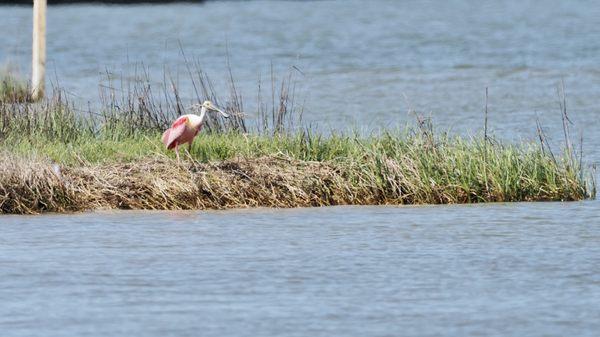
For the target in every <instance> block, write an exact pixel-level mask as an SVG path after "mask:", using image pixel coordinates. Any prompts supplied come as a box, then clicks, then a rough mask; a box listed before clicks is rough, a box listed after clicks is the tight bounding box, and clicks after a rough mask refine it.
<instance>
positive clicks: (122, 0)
mask: <svg viewBox="0 0 600 337" xmlns="http://www.w3.org/2000/svg"><path fill="white" fill-rule="evenodd" d="M204 1H205V0H48V5H69V4H107V5H132V4H167V3H202V2H204ZM2 5H16V6H33V0H0V6H2Z"/></svg>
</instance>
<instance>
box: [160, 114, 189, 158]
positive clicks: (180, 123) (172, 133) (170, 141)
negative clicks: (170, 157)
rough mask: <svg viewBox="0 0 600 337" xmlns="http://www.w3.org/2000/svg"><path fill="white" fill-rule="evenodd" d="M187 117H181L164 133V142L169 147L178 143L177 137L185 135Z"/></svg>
mask: <svg viewBox="0 0 600 337" xmlns="http://www.w3.org/2000/svg"><path fill="white" fill-rule="evenodd" d="M186 122H187V118H186V117H184V118H180V119H178V120H176V121H175V123H173V126H171V127H170V128H168V129H167V131H165V132H164V133H163V135H162V142H163V144H165V146H166V147H167V149H169V150H170V149H172V148H174V147H175V145H177V143H178V142H177V139H178V138H179V137H181V135H183V132H184V131H185V126H186Z"/></svg>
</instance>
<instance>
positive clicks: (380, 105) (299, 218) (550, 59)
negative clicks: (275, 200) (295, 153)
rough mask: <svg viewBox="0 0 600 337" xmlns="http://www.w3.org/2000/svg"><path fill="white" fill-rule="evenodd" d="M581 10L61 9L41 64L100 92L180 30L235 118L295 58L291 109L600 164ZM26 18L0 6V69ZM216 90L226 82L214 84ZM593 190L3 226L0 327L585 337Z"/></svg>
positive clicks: (593, 40)
mask: <svg viewBox="0 0 600 337" xmlns="http://www.w3.org/2000/svg"><path fill="white" fill-rule="evenodd" d="M599 17H600V3H599V2H597V1H593V0H589V1H585V0H583V1H569V2H567V1H558V0H556V1H554V0H550V1H543V2H542V1H532V0H519V1H469V0H456V1H368V2H367V1H319V2H300V1H296V2H289V1H285V2H278V1H267V2H261V1H252V2H208V3H206V4H203V5H193V4H187V5H169V6H109V7H104V6H58V7H50V8H49V11H48V70H49V71H48V73H49V75H51V76H50V77H51V79H52V81H56V79H58V80H59V81H60V85H61V86H62V87H65V88H66V89H67V90H68V91H69V92H70V96H71V98H72V99H73V100H75V101H79V102H80V103H82V102H83V103H86V102H88V101H90V102H91V104H94V102H95V101H97V99H98V88H99V84H107V81H106V73H107V72H108V73H112V74H114V75H115V76H123V77H125V78H127V77H128V76H131V75H133V74H134V73H135V65H136V64H138V62H144V65H145V66H146V67H147V68H148V71H149V74H150V76H151V77H152V78H153V81H156V82H157V83H158V82H161V81H162V74H163V71H164V69H165V68H167V69H168V70H169V71H170V72H171V73H172V74H179V76H180V88H181V90H182V95H183V96H184V98H186V99H187V98H189V97H191V86H190V83H189V82H187V81H186V75H185V68H184V62H183V58H182V56H181V53H180V51H179V43H181V45H183V46H184V48H185V50H186V53H187V55H188V57H189V58H194V59H197V60H198V62H199V63H200V64H201V65H202V66H203V68H204V69H205V70H206V71H207V72H208V73H209V75H211V76H212V78H213V80H214V81H215V85H216V87H217V90H219V91H220V92H223V93H224V92H225V91H226V87H227V85H226V80H225V78H226V76H227V66H226V51H227V49H228V50H229V54H230V59H231V65H232V68H233V72H234V74H235V77H236V79H237V81H238V85H239V89H240V91H241V92H242V94H243V96H244V98H245V101H246V108H247V112H248V113H250V114H251V115H252V111H254V110H255V107H256V104H255V103H256V102H255V99H254V98H255V97H256V90H257V79H258V77H259V76H261V77H262V78H263V79H264V78H268V76H269V75H268V70H269V68H270V65H271V63H272V64H273V66H274V68H275V71H276V72H277V73H279V74H282V73H285V72H286V71H287V69H289V67H291V66H296V67H297V68H298V69H300V70H301V71H302V73H303V74H300V73H296V76H297V78H298V80H299V81H300V84H299V87H298V92H299V95H300V96H302V97H303V99H306V104H305V106H306V109H305V119H307V120H309V121H311V122H315V123H317V124H318V125H319V126H320V127H324V128H330V127H331V128H339V129H348V128H350V127H354V126H357V125H358V126H359V127H360V128H363V129H366V130H373V129H377V128H378V127H381V126H389V125H392V126H393V125H403V124H404V123H405V122H406V121H411V120H413V119H414V116H413V115H410V114H408V113H407V111H408V110H409V109H413V110H416V111H418V112H421V113H425V114H431V115H432V116H433V118H434V121H435V122H436V124H437V125H438V126H439V127H440V128H442V129H448V128H450V129H452V130H456V131H457V132H461V133H475V132H478V131H479V130H481V126H482V119H483V118H482V117H483V116H482V110H483V105H484V95H483V93H484V90H485V87H486V86H487V87H489V89H490V101H489V105H490V124H491V126H492V129H493V132H494V133H496V134H497V135H499V136H500V137H501V138H503V139H508V140H519V139H521V138H525V139H531V138H533V137H532V136H534V133H535V123H534V119H535V116H536V115H539V116H540V117H541V119H542V120H543V122H544V124H545V125H546V127H547V131H548V134H549V135H550V137H551V141H552V142H553V144H558V142H559V141H560V139H561V129H560V117H559V113H558V108H557V102H556V101H557V96H556V88H557V85H558V84H559V83H560V81H561V79H564V81H565V84H566V87H567V92H568V106H569V110H570V112H571V117H572V119H573V121H574V123H575V124H574V126H573V129H574V133H575V134H577V136H579V130H583V136H584V139H585V143H584V153H585V157H586V158H587V160H588V162H589V163H597V162H599V161H600V150H598V149H600V132H598V128H599V126H600V119H599V118H598V116H599V115H600V68H599V65H600V56H599V55H600V39H599V38H598V37H599V36H600V24H598V23H599V21H598V18H599ZM30 27H31V9H30V8H19V7H0V62H3V63H7V64H8V63H10V64H11V65H12V66H14V67H16V68H18V69H20V71H21V72H22V73H24V74H26V73H28V72H29V62H30V61H29V57H30V56H29V55H30V53H31V50H30V48H31V47H30V46H31V40H30V39H31V38H30V29H31V28H30ZM223 95H225V94H223ZM598 214H600V202H597V201H588V202H581V203H540V204H528V203H523V204H510V205H505V204H495V205H480V206H443V207H336V208H323V209H299V210H252V211H249V210H241V211H233V212H229V211H228V212H189V213H187V212H166V213H156V212H116V213H90V214H77V215H60V216H59V215H47V216H39V217H16V216H8V217H7V216H2V217H0V230H1V233H2V234H1V235H0V330H1V331H2V333H1V334H0V335H1V336H3V337H4V336H7V337H11V336H170V335H174V336H198V335H207V336H279V335H288V336H335V335H337V336H349V335H353V336H397V335H404V336H411V335H412V336H416V335H419V336H439V335H448V336H465V335H484V336H492V335H495V336H539V335H544V336H597V335H598V331H600V323H599V322H600V304H599V303H600V267H598V266H600V220H598Z"/></svg>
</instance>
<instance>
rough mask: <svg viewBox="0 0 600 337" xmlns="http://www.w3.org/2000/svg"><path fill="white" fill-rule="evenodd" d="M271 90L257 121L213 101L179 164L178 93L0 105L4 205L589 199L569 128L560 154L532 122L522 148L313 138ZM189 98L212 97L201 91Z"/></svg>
mask: <svg viewBox="0 0 600 337" xmlns="http://www.w3.org/2000/svg"><path fill="white" fill-rule="evenodd" d="M288 83H290V82H288ZM199 87H200V88H202V86H199ZM274 87H275V86H274ZM279 87H280V88H281V91H280V92H278V95H277V97H278V99H277V100H276V99H273V102H276V101H277V102H278V103H276V104H277V105H276V106H272V107H270V108H268V109H266V108H265V109H263V110H259V111H258V112H257V113H258V116H259V118H258V121H259V122H258V124H257V125H253V126H249V125H248V122H247V120H246V119H245V113H244V112H243V110H242V104H241V100H240V99H239V98H238V96H237V94H235V91H234V90H235V89H232V90H233V94H232V95H230V99H228V100H227V101H226V102H227V103H225V104H222V105H221V106H222V107H223V108H224V109H226V111H227V112H228V113H229V114H230V115H232V116H233V117H232V118H231V119H229V120H224V119H223V118H221V117H219V116H212V117H211V118H210V119H208V120H207V123H206V125H205V130H203V132H202V133H201V134H200V136H199V137H198V138H197V139H196V140H195V142H194V144H193V146H192V147H191V149H190V150H189V151H188V150H187V148H186V151H185V152H184V153H185V155H184V156H182V157H183V160H182V161H181V162H178V161H177V160H175V156H174V154H173V152H172V151H167V150H166V149H164V146H163V145H162V143H161V141H160V135H161V132H162V131H163V130H164V129H165V128H166V127H168V126H169V123H170V122H171V121H172V120H174V118H175V117H176V115H179V114H184V113H189V112H193V111H194V104H191V105H189V106H185V105H184V104H183V103H182V102H181V101H179V100H178V98H177V97H179V96H178V95H177V94H175V95H174V97H176V98H175V99H174V100H173V101H171V103H170V104H171V105H166V106H165V105H160V104H156V103H153V102H155V101H153V98H152V97H151V96H150V95H147V93H148V92H150V91H149V90H145V91H143V92H144V93H146V95H140V94H139V93H140V92H142V91H139V92H136V93H135V94H132V93H129V94H128V95H125V96H123V97H122V98H120V101H119V102H115V101H114V99H118V98H114V97H115V96H112V97H113V101H111V102H109V103H108V104H104V105H103V106H102V107H101V109H100V112H94V113H92V112H88V113H82V112H80V111H79V112H76V110H75V109H74V108H73V106H72V105H71V104H69V103H68V102H66V101H65V100H64V98H62V96H61V95H54V96H53V98H52V99H50V100H46V101H44V102H39V103H22V104H12V103H11V104H5V103H2V104H0V144H1V148H2V151H1V152H0V213H19V214H30V213H39V212H47V211H50V212H65V211H81V210H93V209H107V208H108V209H113V208H119V209H225V208H238V207H307V206H328V205H381V204H389V205H398V204H448V203H476V202H501V201H550V200H555V201H559V200H560V201H567V200H582V199H586V198H593V197H595V194H596V188H595V182H594V179H593V174H591V172H589V170H587V169H586V168H585V166H584V164H583V163H582V158H581V156H580V152H578V151H576V150H575V148H574V146H573V145H572V142H570V141H567V140H568V124H565V128H566V129H565V131H566V132H565V137H567V138H566V141H565V144H566V146H565V147H564V151H563V152H561V153H554V152H553V151H552V150H551V148H550V146H549V145H548V143H547V141H546V139H545V137H544V135H543V132H542V131H541V128H539V129H538V131H539V136H540V137H539V139H540V141H539V142H538V143H520V144H511V143H504V142H502V141H499V140H497V139H495V138H493V137H490V136H488V135H487V134H484V135H481V136H477V137H470V138H466V137H455V136H449V135H447V134H444V133H437V132H435V130H434V128H433V126H432V125H431V124H430V123H428V122H426V121H423V120H420V121H419V123H418V124H417V125H416V126H415V127H413V128H406V129H402V130H388V131H384V132H380V133H377V134H373V135H360V134H357V133H348V134H335V133H333V134H328V135H322V134H319V133H315V132H314V131H311V130H309V129H305V128H302V127H301V124H300V123H299V122H298V120H299V119H298V116H299V113H298V111H297V110H295V109H294V108H293V107H292V106H291V102H292V101H293V100H292V99H291V98H290V96H288V93H289V92H290V91H289V90H287V89H286V88H287V86H285V85H281V86H279ZM233 88H235V87H234V86H233ZM203 90H206V88H204V89H203ZM273 92H275V90H273ZM198 97H203V98H204V97H206V98H211V99H212V100H213V101H217V102H218V100H217V98H216V97H214V95H213V94H212V93H210V92H208V94H207V92H204V93H202V92H199V93H198ZM260 106H264V105H260ZM563 113H564V114H565V120H567V118H566V111H564V112H563ZM184 153H182V154H184Z"/></svg>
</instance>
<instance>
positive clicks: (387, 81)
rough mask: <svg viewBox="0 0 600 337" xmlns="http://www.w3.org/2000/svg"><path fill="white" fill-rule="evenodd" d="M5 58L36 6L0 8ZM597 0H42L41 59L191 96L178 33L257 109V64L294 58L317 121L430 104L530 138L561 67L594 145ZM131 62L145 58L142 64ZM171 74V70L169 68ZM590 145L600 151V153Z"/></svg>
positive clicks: (91, 79) (77, 84) (454, 120)
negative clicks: (69, 2) (141, 75)
mask: <svg viewBox="0 0 600 337" xmlns="http://www.w3.org/2000/svg"><path fill="white" fill-rule="evenodd" d="M0 17H1V18H2V20H0V32H2V34H0V46H1V47H0V62H5V63H6V62H10V63H12V64H13V65H15V66H17V67H18V68H20V69H21V72H22V73H24V74H27V73H28V72H29V63H30V53H31V51H30V50H31V37H30V31H31V28H30V27H31V9H30V8H26V7H24V8H17V7H0ZM598 17H600V3H599V2H598V1H595V0H582V1H560V0H549V1H543V2H541V1H534V0H513V1H493V0H490V1H470V0H455V1H416V0H415V1H393V0H390V1H367V2H365V1H358V0H357V1H351V0H349V1H317V2H307V1H249V2H229V1H216V2H206V3H205V4H198V5H193V4H183V5H164V6H57V7H50V9H49V11H48V72H49V76H50V79H51V80H53V81H59V82H60V85H61V86H63V87H65V88H67V89H68V90H69V92H71V93H72V94H73V96H75V97H77V98H78V99H79V100H81V101H83V102H84V106H87V105H85V104H86V103H85V102H87V101H95V100H97V99H98V85H99V84H100V83H102V84H107V82H106V80H105V79H106V72H107V71H108V72H110V73H113V74H114V75H115V76H118V77H120V76H121V75H123V76H128V75H132V74H134V72H135V70H134V68H135V67H134V66H133V65H135V64H137V63H138V62H143V63H144V65H145V66H146V67H148V68H149V72H150V74H151V76H152V78H153V79H154V80H155V81H156V82H162V80H163V76H162V75H163V72H164V69H165V68H168V70H169V71H170V73H171V74H179V80H180V87H181V90H182V94H183V95H184V96H186V97H191V93H192V88H191V85H190V83H189V81H187V80H186V79H187V75H186V71H185V66H184V60H183V57H182V56H181V53H180V48H179V45H180V44H181V45H182V46H183V47H184V49H185V52H186V54H187V57H188V58H189V59H198V61H199V62H200V64H201V65H202V66H203V68H204V70H206V71H207V72H208V73H209V75H210V76H211V77H212V78H213V80H214V82H215V84H216V86H217V88H218V91H219V92H220V93H221V95H222V96H226V95H227V94H226V92H227V90H226V88H227V81H226V77H227V66H226V64H227V62H226V59H227V58H226V55H227V50H229V55H230V63H231V66H232V70H233V73H234V75H235V77H236V80H237V82H238V85H239V88H240V91H241V93H242V95H243V97H244V99H245V101H246V103H247V104H246V108H247V112H248V113H249V114H250V115H251V116H252V115H253V114H254V111H255V109H256V105H255V97H256V95H257V87H258V86H257V82H258V78H259V76H260V77H261V78H262V79H263V80H265V79H266V81H267V82H268V78H269V68H270V64H271V63H273V65H274V67H275V71H276V73H277V74H279V75H284V74H285V73H286V72H287V70H286V69H288V68H289V67H291V66H296V67H297V68H298V69H300V70H301V71H302V72H303V74H304V75H301V74H299V73H297V72H295V74H296V77H297V79H298V80H299V81H300V86H299V88H298V98H299V100H300V101H302V100H304V99H305V100H306V103H305V107H306V112H305V117H306V119H307V120H308V121H310V122H314V123H316V124H318V125H320V126H321V127H323V128H324V129H329V128H339V129H346V128H348V127H354V126H358V127H359V128H363V129H367V130H371V129H375V128H378V127H381V126H386V125H390V124H391V125H404V124H405V122H406V121H413V120H414V115H411V114H408V113H407V111H409V109H412V110H415V111H417V112H419V113H422V114H425V115H429V114H431V115H432V116H433V118H434V121H435V122H436V125H438V126H439V127H440V128H442V129H448V128H450V129H452V130H455V131H458V132H466V133H474V132H477V131H479V130H481V129H482V126H483V112H482V111H483V106H484V92H485V87H489V91H490V99H489V106H490V125H491V127H492V129H493V130H494V132H495V133H496V134H498V135H500V136H502V137H503V138H505V139H517V138H519V137H525V138H533V136H534V134H535V116H536V114H537V115H539V116H540V117H541V119H542V120H543V121H544V124H546V126H547V127H548V128H549V129H550V131H551V132H557V133H558V132H560V127H561V123H560V117H559V112H558V104H557V95H556V89H557V86H558V85H559V83H560V82H561V79H564V81H565V85H566V88H567V93H568V104H569V108H570V111H571V115H572V116H571V117H572V118H573V120H574V122H575V123H576V126H577V127H578V128H583V126H585V136H586V137H585V138H586V139H587V140H588V141H587V142H586V143H587V144H588V145H589V146H588V148H589V151H594V153H596V152H595V151H596V150H595V149H596V148H598V147H599V146H598V145H600V141H599V138H597V137H596V136H595V135H594V130H596V129H598V127H600V122H599V119H598V118H597V117H596V116H598V114H599V113H600V106H599V105H598V102H600V70H599V69H598V63H599V62H600V57H599V56H598V55H600V39H598V38H597V37H598V36H600V25H598V20H597V18H598ZM138 72H139V67H138ZM174 76H175V75H174ZM595 158H597V157H595Z"/></svg>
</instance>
